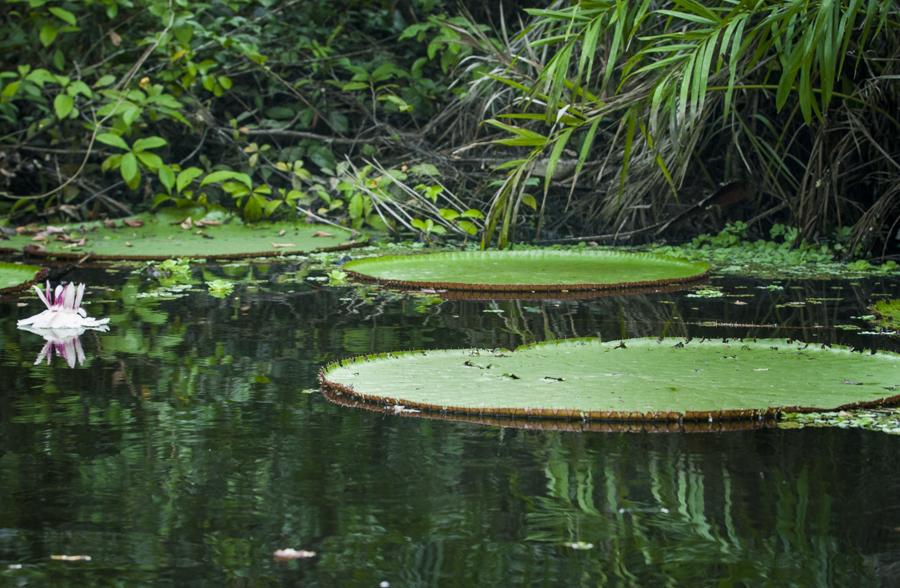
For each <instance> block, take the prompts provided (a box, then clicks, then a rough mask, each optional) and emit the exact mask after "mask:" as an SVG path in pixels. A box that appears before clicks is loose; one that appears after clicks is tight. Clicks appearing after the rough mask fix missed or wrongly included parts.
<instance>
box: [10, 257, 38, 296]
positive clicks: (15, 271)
mask: <svg viewBox="0 0 900 588" xmlns="http://www.w3.org/2000/svg"><path fill="white" fill-rule="evenodd" d="M46 274H47V270H45V269H44V268H41V267H38V266H36V265H25V264H21V263H6V262H0V294H7V293H9V292H16V291H18V290H23V289H25V288H27V287H28V286H30V285H31V284H33V283H35V282H36V281H37V280H40V279H42V278H43V277H44V276H45V275H46Z"/></svg>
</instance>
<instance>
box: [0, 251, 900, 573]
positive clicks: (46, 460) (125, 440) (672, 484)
mask: <svg viewBox="0 0 900 588" xmlns="http://www.w3.org/2000/svg"><path fill="white" fill-rule="evenodd" d="M204 271H205V272H206V274H207V276H206V278H207V279H211V278H212V277H216V276H223V275H230V276H231V277H233V278H236V279H238V280H239V283H238V285H237V287H236V288H235V290H234V292H233V293H232V294H231V295H230V296H228V297H227V298H225V299H217V298H213V297H211V296H210V295H209V294H208V293H207V290H206V288H205V287H203V286H202V284H199V285H198V286H197V287H196V288H195V290H194V291H190V292H188V293H187V295H186V296H184V297H181V298H178V299H176V300H159V299H156V298H152V297H138V293H139V292H142V291H145V290H146V289H147V288H148V287H149V282H147V281H146V280H145V279H144V278H142V277H140V276H135V275H131V273H130V270H129V269H126V268H118V269H114V270H112V271H106V270H102V269H85V270H76V271H73V272H71V273H70V274H68V275H67V276H66V278H67V279H71V280H75V281H85V282H88V283H89V284H90V285H91V286H90V290H89V293H88V295H87V300H88V305H87V309H88V312H89V313H90V314H91V315H92V316H95V317H105V316H109V317H111V319H112V321H111V329H110V331H109V332H108V333H90V332H89V333H86V334H85V335H84V336H82V338H81V344H82V347H83V350H84V354H85V356H86V360H85V362H84V364H83V365H81V366H76V367H75V368H72V369H70V368H69V367H68V366H67V364H66V361H65V359H63V358H59V357H57V358H54V359H53V360H52V363H51V365H50V366H47V365H46V364H45V363H44V364H42V365H38V366H35V365H33V362H34V360H35V358H36V356H37V355H38V353H39V352H40V351H41V349H42V347H43V344H44V341H43V340H42V339H41V338H40V337H39V336H37V335H34V334H31V333H27V332H24V331H18V330H16V327H15V320H16V319H17V318H23V317H25V316H29V315H30V314H33V313H34V312H36V311H38V310H39V308H38V305H39V303H38V302H37V299H36V298H35V297H34V296H26V297H22V298H20V299H13V298H6V299H3V300H2V301H0V317H2V318H0V345H2V350H3V351H2V359H0V381H2V382H3V384H2V393H0V585H9V586H46V585H50V584H52V585H54V586H91V585H122V586H135V585H149V584H152V585H161V586H166V585H171V586H176V585H178V586H182V585H190V586H223V585H224V586H279V585H286V586H300V585H303V586H350V587H352V586H367V587H377V586H379V585H381V586H388V585H390V586H394V587H400V586H403V587H406V586H463V587H469V586H513V585H515V586H524V585H528V586H531V585H535V586H598V585H607V584H633V585H645V586H652V585H662V584H669V585H675V584H684V585H725V586H730V585H766V584H768V585H779V586H780V585H803V586H806V585H854V586H860V585H867V586H869V585H871V586H878V585H883V586H896V585H900V476H898V471H900V470H898V466H900V436H897V435H886V434H882V433H875V432H867V431H860V430H841V429H803V430H780V429H777V428H765V429H758V430H748V431H730V432H705V433H661V432H641V431H632V432H626V431H608V432H599V431H595V432H584V433H580V432H564V431H553V430H526V429H519V428H511V427H506V428H500V427H489V426H479V425H473V424H468V423H460V422H447V421H440V420H427V419H420V418H411V417H409V416H399V415H384V414H379V413H375V412H370V411H365V410H359V409H353V408H348V407H342V406H337V405H334V404H331V403H330V402H328V401H327V400H326V399H325V398H324V397H323V396H322V395H321V394H320V393H319V392H318V391H317V382H316V376H317V371H318V369H319V368H320V366H322V365H323V364H324V363H326V362H328V361H331V360H334V359H337V358H340V357H346V356H349V355H356V354H363V353H373V352H380V351H396V350H402V349H411V348H426V349H427V348H444V347H469V346H479V347H497V346H505V347H509V346H515V345H518V344H521V343H525V342H531V341H539V340H546V339H551V338H563V337H575V336H582V337H583V336H593V335H600V336H601V337H602V338H603V339H605V340H606V339H614V338H623V337H637V336H661V335H665V336H684V335H690V336H695V337H703V336H706V337H725V336H728V337H736V336H761V337H762V336H765V337H790V338H793V339H799V340H805V341H811V342H828V343H843V344H848V345H855V346H858V347H865V348H873V349H890V350H894V351H900V343H898V340H897V338H893V339H892V338H890V337H883V336H871V335H865V334H861V333H860V332H859V331H854V330H850V327H849V326H848V325H855V326H857V327H861V328H862V330H866V328H867V327H866V325H865V323H863V322H861V321H859V320H856V319H853V318H852V317H854V316H859V315H863V314H868V311H866V306H867V305H869V304H871V302H872V301H874V300H877V299H878V298H879V297H880V296H889V297H897V295H898V291H900V283H898V282H897V280H893V281H888V280H862V281H856V282H852V283H851V282H848V281H842V282H838V281H793V282H787V281H780V282H775V283H774V285H773V283H772V282H764V281H760V280H751V279H746V280H735V279H721V278H720V279H716V278H714V279H713V280H712V282H711V283H710V284H709V285H712V286H715V287H717V288H719V289H721V291H722V292H724V293H725V296H723V297H720V298H696V297H688V296H687V295H686V293H688V292H690V291H685V292H669V293H660V294H651V295H636V296H627V297H625V296H607V297H602V298H596V299H593V300H584V301H556V302H546V301H544V302H542V301H514V300H507V301H496V302H490V301H483V302H473V301H443V302H441V301H439V300H438V299H436V298H434V297H430V298H427V297H418V298H416V297H411V296H404V295H399V294H391V295H386V296H382V295H378V294H377V293H376V292H377V291H375V290H372V289H365V290H357V289H354V288H325V287H322V286H320V285H319V284H318V283H316V282H311V281H309V280H308V279H307V275H306V270H305V269H304V267H303V265H302V263H300V262H284V263H280V264H268V265H255V266H252V267H250V268H248V266H246V265H234V266H225V267H210V268H207V269H204ZM195 274H196V276H197V278H198V280H199V274H200V270H199V269H196V270H195ZM21 303H26V304H27V306H24V307H22V306H19V305H18V304H21ZM774 325H779V326H778V327H775V326H774ZM288 547H291V548H295V549H305V550H310V551H315V552H316V555H315V557H312V558H309V559H301V560H293V561H276V560H275V559H274V558H273V553H274V551H275V550H277V549H282V548H288ZM53 555H87V556H90V558H91V559H90V561H60V560H54V559H51V556H53Z"/></svg>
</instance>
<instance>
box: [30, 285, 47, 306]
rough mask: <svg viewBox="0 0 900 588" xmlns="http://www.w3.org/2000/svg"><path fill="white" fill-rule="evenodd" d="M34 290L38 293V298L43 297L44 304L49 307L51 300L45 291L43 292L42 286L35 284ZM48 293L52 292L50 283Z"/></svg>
mask: <svg viewBox="0 0 900 588" xmlns="http://www.w3.org/2000/svg"><path fill="white" fill-rule="evenodd" d="M34 291H35V292H36V293H37V295H38V298H40V299H41V302H43V303H44V306H46V307H47V308H50V301H49V300H47V297H46V296H44V293H43V292H41V289H40V287H38V286H35V287H34ZM47 293H48V294H49V293H50V285H49V284H48V285H47Z"/></svg>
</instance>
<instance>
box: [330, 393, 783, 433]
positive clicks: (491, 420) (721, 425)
mask: <svg viewBox="0 0 900 588" xmlns="http://www.w3.org/2000/svg"><path fill="white" fill-rule="evenodd" d="M322 395H323V396H324V397H325V398H326V400H328V401H329V402H331V403H333V404H337V405H338V406H342V407H346V408H352V409H359V410H366V411H369V412H374V413H378V414H381V415H385V416H398V417H404V418H411V419H427V420H433V421H445V422H452V423H463V424H468V425H479V426H488V427H500V428H508V429H520V430H527V431H534V430H538V431H560V432H566V433H723V432H732V431H755V430H758V429H764V428H772V427H774V423H775V420H774V419H731V420H713V421H709V420H694V421H685V420H682V421H651V420H599V419H597V420H590V419H565V418H562V419H560V418H553V417H549V416H548V417H539V416H538V417H535V416H527V417H516V416H507V415H494V414H477V415H476V414H470V413H450V412H437V411H430V410H429V411H420V410H416V411H414V412H404V411H398V410H396V409H395V408H394V406H396V405H393V406H392V405H388V404H380V403H376V402H367V401H363V400H360V399H359V398H357V397H355V396H350V395H346V394H344V393H342V392H339V391H335V390H333V389H331V388H324V389H323V390H322ZM408 406H409V405H407V404H404V405H402V408H407V407H408Z"/></svg>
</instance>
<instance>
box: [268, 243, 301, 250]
mask: <svg viewBox="0 0 900 588" xmlns="http://www.w3.org/2000/svg"><path fill="white" fill-rule="evenodd" d="M272 247H274V248H275V249H284V248H285V247H296V245H295V244H293V243H272Z"/></svg>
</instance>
